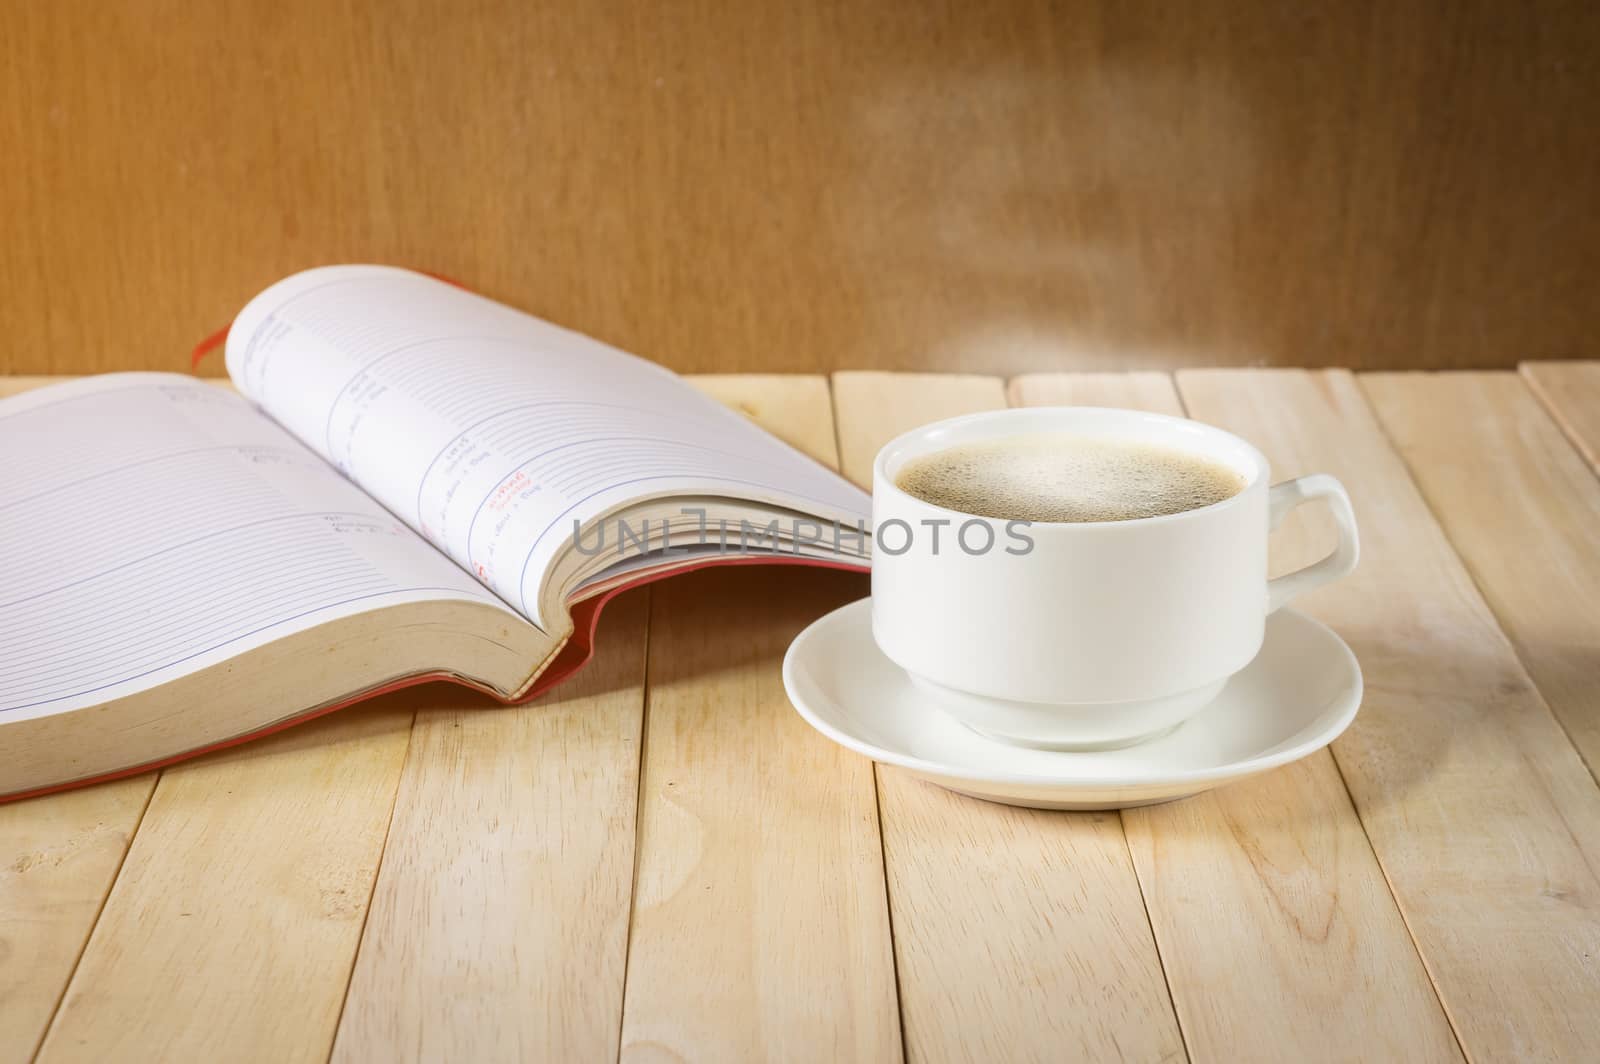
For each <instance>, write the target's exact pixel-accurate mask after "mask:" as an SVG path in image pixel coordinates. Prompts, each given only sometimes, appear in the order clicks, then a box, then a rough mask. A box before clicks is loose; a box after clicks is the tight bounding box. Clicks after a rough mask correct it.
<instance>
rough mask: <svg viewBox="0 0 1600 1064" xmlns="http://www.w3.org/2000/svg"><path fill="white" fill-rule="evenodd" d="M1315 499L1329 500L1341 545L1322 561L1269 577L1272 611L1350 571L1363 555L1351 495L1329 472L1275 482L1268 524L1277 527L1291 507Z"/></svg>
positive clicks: (1268, 584) (1269, 502)
mask: <svg viewBox="0 0 1600 1064" xmlns="http://www.w3.org/2000/svg"><path fill="white" fill-rule="evenodd" d="M1311 499H1327V500H1328V508H1329V509H1330V510H1331V511H1332V512H1333V519H1334V521H1335V522H1336V523H1337V524H1338V526H1339V545H1338V546H1337V547H1335V548H1334V549H1333V553H1331V554H1329V555H1328V556H1327V557H1326V558H1323V559H1322V560H1321V561H1316V562H1312V563H1311V564H1310V565H1308V566H1306V567H1305V568H1304V569H1296V570H1295V571H1294V572H1292V573H1285V574H1284V575H1283V576H1280V577H1276V578H1274V579H1272V580H1268V581H1267V612H1268V613H1273V612H1275V611H1276V610H1278V609H1279V608H1280V607H1283V606H1286V605H1288V604H1289V600H1291V599H1293V598H1295V597H1296V596H1297V595H1299V594H1300V593H1302V592H1305V591H1310V590H1311V589H1312V588H1314V587H1321V586H1322V585H1323V584H1326V583H1330V582H1331V581H1334V580H1337V579H1339V578H1340V577H1341V576H1344V575H1346V574H1348V573H1349V572H1350V570H1352V569H1354V568H1355V567H1356V559H1358V558H1359V557H1360V556H1361V539H1360V537H1359V536H1358V535H1357V533H1356V514H1355V510H1354V509H1353V508H1352V507H1351V505H1350V496H1349V495H1347V494H1345V490H1344V485H1343V484H1341V483H1339V482H1338V481H1337V480H1335V479H1334V478H1333V477H1330V476H1329V475H1328V474H1326V473H1312V474H1311V475H1309V476H1304V477H1295V478H1294V479H1293V480H1286V481H1284V482H1283V483H1282V484H1274V485H1273V486H1272V488H1271V490H1270V491H1269V492H1268V493H1267V526H1268V527H1269V528H1274V529H1275V528H1277V527H1278V526H1279V525H1280V524H1282V523H1283V519H1284V518H1285V517H1287V516H1289V511H1290V510H1293V509H1294V508H1295V507H1296V506H1299V505H1300V504H1301V503H1303V502H1307V501H1309V500H1311Z"/></svg>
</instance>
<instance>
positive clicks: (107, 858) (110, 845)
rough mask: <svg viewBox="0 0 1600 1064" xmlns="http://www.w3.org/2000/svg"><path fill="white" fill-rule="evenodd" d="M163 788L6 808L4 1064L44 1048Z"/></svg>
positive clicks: (91, 792)
mask: <svg viewBox="0 0 1600 1064" xmlns="http://www.w3.org/2000/svg"><path fill="white" fill-rule="evenodd" d="M155 779H156V778H155V774H154V773H151V774H149V775H145V776H139V777H136V778H134V779H128V780H122V781H119V782H117V783H107V784H102V785H101V786H98V787H88V788H84V789H82V790H77V791H68V792H66V793H65V794H53V795H48V796H46V797H44V798H33V799H30V800H29V801H25V802H12V803H11V804H9V805H3V806H0V1061H3V1062H7V1064H9V1062H11V1061H23V1060H27V1059H29V1058H30V1057H32V1056H33V1053H34V1050H35V1049H37V1048H38V1045H39V1042H40V1039H42V1038H43V1037H44V1032H45V1029H46V1028H47V1027H48V1026H49V1024H50V1018H51V1016H52V1015H53V1014H54V1013H55V1010H56V1005H57V1004H58V1003H59V1002H60V1001H61V995H62V992H63V991H64V990H65V989H66V986H67V981H68V980H69V979H70V978H71V977H72V971H73V968H74V967H76V966H77V963H78V957H79V955H80V954H81V953H82V952H83V946H84V943H85V942H86V941H87V940H88V938H89V932H90V930H91V929H92V928H93V927H94V923H95V919H96V918H97V917H98V916H99V914H100V907H101V906H102V905H103V904H105V900H106V894H107V893H108V892H109V891H110V890H111V884H112V881H113V880H115V879H116V875H117V869H118V868H120V867H121V866H122V859H123V857H124V855H125V854H126V853H127V852H128V843H129V841H130V840H131V839H132V838H133V833H134V831H135V829H136V828H137V827H138V824H139V817H140V814H142V813H143V812H144V808H145V803H146V802H148V801H149V800H150V791H151V790H152V788H154V786H155Z"/></svg>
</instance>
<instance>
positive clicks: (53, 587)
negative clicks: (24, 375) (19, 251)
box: [0, 373, 521, 721]
mask: <svg viewBox="0 0 1600 1064" xmlns="http://www.w3.org/2000/svg"><path fill="white" fill-rule="evenodd" d="M0 455H3V456H4V459H3V461H0V721H10V720H20V719H24V718H27V717H34V716H43V715H47V714H50V713H55V712H64V711H67V710H71V709H77V708H81V707H83V706H87V705H94V704H97V703H100V702H106V701H110V700H111V699H114V698H119V697H123V696H125V695H128V694H132V693H134V692H135V691H138V690H143V689H145V688H148V687H152V686H155V685H157V684H160V683H164V682H167V681H168V680H170V679H173V678H175V677H176V676H179V675H183V674H185V673H188V672H192V671H196V670H199V669H202V668H205V667H208V666H210V665H213V664H216V663H218V662H221V661H224V660H227V659H229V658H231V657H234V656H236V655H237V654H240V653H242V652H244V651H246V650H249V649H252V648H254V647H257V646H260V645H262V644H265V643H268V642H270V641H272V640H275V639H278V638H280V637H282V636H285V635H288V634H290V633H292V632H296V631H301V630H304V629H307V628H311V627H314V626H316V625H319V624H322V623H325V622H326V621H329V620H332V619H334V618H336V617H342V616H349V615H352V614H356V613H361V612H364V611H367V610H371V609H375V608H379V607H383V606H387V605H394V604H398V603H401V602H414V601H418V600H425V599H455V600H460V599H469V600H472V601H477V602H485V603H491V604H494V605H496V606H498V607H499V608H500V609H503V610H505V612H506V614H507V616H508V617H513V618H514V617H515V614H513V613H512V612H511V611H510V610H509V609H506V607H505V606H504V604H502V603H499V602H498V601H497V600H495V599H494V597H493V596H492V595H490V594H489V593H488V592H487V591H486V590H485V589H484V588H483V587H482V586H481V585H479V584H478V583H477V582H476V581H474V580H473V579H471V577H469V576H468V575H467V574H466V573H464V572H462V571H461V569H460V568H459V567H458V566H456V565H455V564H453V563H452V562H450V561H449V560H448V559H446V558H444V557H443V556H441V555H440V554H439V553H438V552H437V551H435V550H434V549H433V548H432V547H430V546H429V545H428V544H427V543H426V542H424V541H423V540H422V539H421V538H420V537H418V536H417V535H416V534H415V533H414V532H412V531H411V529H409V528H407V527H405V526H404V525H403V524H402V523H401V522H399V521H397V520H395V518H394V517H393V516H392V515H391V514H389V513H387V512H386V511H385V510H384V509H383V508H382V507H381V506H379V505H378V504H377V503H375V502H373V501H372V500H371V499H369V498H367V497H366V496H365V495H363V494H362V493H361V492H360V491H359V490H358V489H356V488H355V487H354V486H353V485H351V484H350V483H349V482H348V481H346V480H345V479H344V478H342V477H340V476H339V475H338V474H337V473H336V472H334V471H333V470H332V469H331V468H329V467H328V465H327V464H326V463H324V462H323V461H322V460H321V459H319V458H318V457H316V456H315V455H313V454H311V453H310V452H309V451H307V450H306V448H305V447H304V446H303V445H302V444H300V443H299V441H297V440H295V439H294V438H293V437H292V436H290V435H289V434H288V433H287V432H285V431H284V430H283V429H282V428H280V427H279V426H277V425H275V424H273V422H272V421H271V420H270V419H268V418H266V417H264V416H263V415H262V414H261V413H260V412H259V411H257V410H255V409H254V408H253V407H251V406H250V404H248V403H247V402H245V401H244V400H243V399H241V398H240V397H239V396H237V395H234V394H233V393H231V392H229V391H227V390H226V389H224V388H221V387H218V386H216V385H214V384H206V383H203V382H201V381H197V380H195V379H194V378H191V377H183V376H177V375H171V374H156V373H124V374H114V375H111V376H105V377H95V378H90V379H86V380H82V381H75V382H72V383H70V384H63V385H58V386H55V387H50V388H43V389H38V390H35V391H32V392H27V393H24V394H22V395H19V396H16V397H14V398H10V399H6V400H3V401H0ZM518 623H521V622H520V621H519V622H518Z"/></svg>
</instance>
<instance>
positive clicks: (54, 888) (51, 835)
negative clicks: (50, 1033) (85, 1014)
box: [0, 377, 156, 1064]
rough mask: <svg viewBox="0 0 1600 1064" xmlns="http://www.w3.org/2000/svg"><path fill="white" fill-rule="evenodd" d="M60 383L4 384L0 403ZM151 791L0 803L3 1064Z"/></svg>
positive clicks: (40, 1028) (88, 922) (35, 1035)
mask: <svg viewBox="0 0 1600 1064" xmlns="http://www.w3.org/2000/svg"><path fill="white" fill-rule="evenodd" d="M62 379H63V378H59V377H0V398H3V397H5V396H7V395H17V394H19V393H21V392H25V391H28V390H30V389H32V388H39V387H42V386H44V385H46V384H55V383H58V382H59V381H60V380H62ZM155 785H156V776H155V773H153V772H152V773H148V774H146V775H143V776H136V777H133V778H132V779H127V780H123V781H121V782H118V783H112V784H107V785H105V786H102V787H97V788H95V789H93V790H88V791H72V792H68V793H66V794H53V795H48V796H46V797H43V798H34V799H31V800H30V801H26V802H15V803H12V804H10V805H0V1064H10V1062H11V1061H13V1060H17V1061H21V1060H28V1059H29V1058H31V1057H32V1056H33V1054H34V1051H35V1050H36V1049H37V1048H38V1045H39V1042H40V1040H41V1039H42V1038H43V1037H44V1032H45V1029H46V1027H48V1026H49V1024H50V1019H51V1017H52V1016H53V1015H54V1014H55V1010H56V1006H57V1004H58V1003H59V1002H60V1001H61V995H62V993H63V992H65V990H66V987H67V981H68V979H70V978H71V976H72V971H73V969H74V968H75V967H76V966H77V963H78V957H79V955H80V954H81V953H82V952H83V946H84V943H85V942H86V941H88V938H89V932H90V930H91V929H92V928H93V927H94V922H95V920H96V918H98V916H99V915H100V907H101V905H103V904H104V903H105V899H106V895H107V894H108V893H109V892H110V890H111V883H112V881H113V880H114V879H116V876H117V869H118V868H120V867H121V866H122V859H123V857H124V856H125V855H126V854H127V852H128V844H129V842H131V841H132V839H133V834H134V831H135V829H136V828H137V827H138V825H139V818H140V817H141V816H142V815H143V814H144V809H145V804H146V803H147V802H148V801H149V800H150V792H151V791H152V790H154V789H155Z"/></svg>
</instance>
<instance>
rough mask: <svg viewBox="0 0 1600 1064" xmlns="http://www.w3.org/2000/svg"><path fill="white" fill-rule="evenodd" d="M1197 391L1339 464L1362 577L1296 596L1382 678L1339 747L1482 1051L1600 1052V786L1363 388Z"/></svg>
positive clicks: (1448, 989)
mask: <svg viewBox="0 0 1600 1064" xmlns="http://www.w3.org/2000/svg"><path fill="white" fill-rule="evenodd" d="M1178 383H1179V388H1180V390H1181V392H1182V394H1183V399H1184V402H1185V405H1186V406H1187V408H1188V409H1189V411H1190V413H1191V414H1193V415H1194V416H1196V417H1199V418H1202V419H1204V420H1206V421H1210V422H1214V423H1216V424H1219V425H1222V426H1223V427H1225V428H1229V429H1231V430H1233V431H1236V432H1239V433H1241V434H1242V435H1244V436H1246V437H1247V438H1249V439H1251V440H1253V441H1254V442H1255V443H1257V444H1258V445H1260V446H1261V447H1262V449H1263V450H1264V451H1265V452H1266V453H1267V455H1268V457H1269V458H1270V459H1271V460H1272V461H1273V464H1274V473H1275V475H1276V476H1277V477H1280V478H1281V477H1285V476H1291V475H1295V474H1299V473H1306V472H1312V471H1323V472H1328V473H1331V474H1333V475H1335V476H1337V477H1339V478H1340V479H1341V480H1343V481H1344V483H1345V485H1346V486H1347V487H1348V488H1349V490H1350V494H1351V497H1352V498H1353V499H1354V501H1355V506H1356V510H1357V514H1358V519H1359V521H1360V523H1361V532H1362V540H1363V558H1362V561H1361V566H1360V568H1359V569H1358V570H1357V571H1356V572H1355V574H1353V575H1352V576H1351V577H1349V578H1347V579H1345V580H1342V581H1340V582H1338V583H1336V584H1333V585H1330V586H1328V587H1324V588H1321V589H1319V590H1318V591H1316V592H1314V593H1312V594H1311V595H1308V596H1306V598H1305V599H1303V600H1301V602H1300V603H1297V606H1299V605H1301V604H1302V603H1303V605H1304V606H1305V608H1307V609H1308V610H1310V611H1311V612H1314V613H1315V614H1317V615H1318V616H1319V617H1321V618H1322V619H1324V620H1325V621H1327V622H1328V623H1330V624H1332V625H1333V626H1334V627H1335V628H1337V629H1338V630H1339V632H1340V633H1341V634H1342V635H1343V636H1344V637H1345V638H1346V639H1347V640H1348V641H1349V642H1350V644H1351V646H1352V647H1353V648H1354V649H1355V651H1356V654H1357V656H1358V657H1359V658H1360V660H1361V663H1362V667H1363V669H1364V671H1365V673H1366V677H1367V697H1366V702H1365V705H1364V706H1363V708H1362V710H1361V713H1360V715H1359V716H1358V717H1357V718H1356V721H1355V723H1354V724H1353V725H1352V726H1351V728H1350V730H1349V731H1348V732H1346V734H1345V735H1344V736H1343V737H1342V738H1341V739H1340V740H1339V741H1338V742H1337V743H1336V744H1335V746H1334V754H1335V758H1336V760H1337V762H1338V764H1339V768H1340V770H1341V772H1342V774H1343V776H1344V778H1345V781H1346V783H1347V784H1348V787H1349V790H1350V794H1351V796H1352V798H1353V799H1354V801H1355V804H1356V808H1357V810H1358V812H1359V813H1360V815H1361V820H1362V824H1363V826H1364V827H1365V828H1366V831H1367V834H1368V836H1369V837H1370V839H1371V841H1372V846H1373V849H1374V851H1375V852H1376V853H1377V855H1378V859H1379V861H1380V862H1381V863H1382V865H1383V869H1384V872H1385V874H1386V875H1387V877H1388V880H1389V883H1390V885H1391V888H1392V889H1393V892H1394V895H1395V898H1396V899H1397V900H1398V902H1399V904H1400V908H1401V912H1402V913H1403V914H1404V915H1405V918H1406V923H1407V926H1408V927H1409V928H1410V929H1411V933H1412V936H1413V938H1414V939H1415V941H1416V943H1417V946H1418V949H1419V951H1420V952H1421V954H1422V959H1423V962H1424V963H1425V964H1426V965H1427V967H1428V971H1429V974H1430V975H1431V976H1432V978H1433V981H1434V984H1435V986H1436V988H1437V990H1438V992H1439V996H1440V999H1441V1000H1442V1002H1443V1003H1444V1006H1445V1009H1446V1011H1447V1012H1448V1013H1449V1015H1450V1019H1451V1022H1452V1024H1453V1026H1454V1028H1455V1031H1456V1033H1457V1035H1458V1037H1459V1039H1460V1042H1461V1045H1462V1047H1463V1048H1464V1050H1465V1051H1466V1053H1467V1055H1468V1056H1469V1057H1471V1058H1474V1059H1529V1058H1538V1059H1559V1060H1592V1059H1595V1058H1596V1057H1597V1056H1600V1010H1596V1009H1595V1008H1594V1003H1595V987H1596V985H1597V977H1600V961H1597V958H1600V919H1596V913H1597V910H1600V879H1597V876H1596V873H1595V869H1596V868H1600V789H1597V787H1596V785H1595V781H1594V779H1593V778H1592V777H1590V775H1589V773H1588V772H1587V770H1586V769H1585V768H1584V765H1583V763H1582V761H1581V760H1580V759H1579V757H1578V755H1577V752H1576V751H1575V750H1574V749H1573V747H1572V744H1571V743H1570V742H1568V740H1567V737H1566V735H1565V734H1563V732H1562V730H1561V728H1560V726H1559V724H1558V723H1557V722H1556V720H1555V718H1554V717H1553V716H1552V715H1551V712H1550V709H1549V707H1548V706H1547V705H1546V704H1545V702H1544V700H1543V699H1542V698H1541V697H1540V696H1539V693H1538V691H1537V690H1536V689H1535V687H1534V686H1533V684H1532V683H1531V682H1530V681H1529V679H1528V675H1527V673H1526V672H1525V671H1524V669H1523V668H1522V666H1521V664H1520V663H1519V662H1518V661H1517V658H1516V655H1515V654H1514V653H1513V651H1512V648H1511V646H1510V644H1509V643H1508V642H1507V640H1506V637H1505V635H1504V634H1503V633H1502V632H1501V631H1500V629H1499V628H1498V627H1497V626H1496V624H1495V622H1494V618H1493V616H1492V614H1491V613H1490V611H1489V608H1488V607H1487V605H1485V603H1484V600H1483V598H1482V596H1481V595H1480V594H1479V592H1478V590H1477V589H1476V588H1475V587H1474V586H1473V584H1472V580H1471V578H1470V576H1469V575H1468V573H1467V571H1466V569H1465V568H1464V567H1463V566H1462V564H1461V561H1460V560H1459V559H1458V558H1457V556H1456V554H1455V552H1454V551H1453V550H1452V549H1451V547H1450V544H1449V542H1448V541H1447V540H1446V538H1445V536H1444V534H1443V533H1442V532H1441V530H1440V528H1439V525H1438V523H1437V522H1436V521H1435V519H1434V517H1433V515H1432V514H1431V513H1430V512H1429V510H1428V508H1427V505H1426V504H1425V503H1424V502H1423V499H1422V497H1421V495H1419V493H1418V492H1417V489H1416V486H1415V484H1414V483H1413V481H1412V480H1411V478H1410V476H1409V475H1408V474H1407V471H1406V468H1405V466H1404V464H1403V463H1402V462H1401V460H1400V458H1399V456H1398V455H1397V454H1396V453H1395V452H1394V450H1393V448H1391V447H1390V445H1389V444H1388V442H1387V441H1386V440H1385V438H1384V435H1383V432H1382V429H1381V428H1380V427H1379V425H1378V423H1377V421H1376V419H1375V418H1374V416H1373V414H1372V411H1371V410H1370V408H1369V407H1368V406H1367V404H1366V402H1365V401H1364V400H1363V399H1362V396H1361V392H1360V388H1359V387H1358V385H1357V384H1356V382H1355V379H1354V378H1353V377H1352V376H1351V375H1350V374H1349V373H1347V372H1344V371H1328V372H1323V373H1315V374H1313V373H1308V372H1304V371H1288V370H1282V371H1262V370H1244V371H1220V370H1219V371H1193V372H1184V373H1180V374H1179V376H1178ZM1310 516H1312V517H1315V516H1320V515H1310ZM1309 541H1310V537H1305V538H1304V539H1303V540H1302V544H1304V543H1309Z"/></svg>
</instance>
